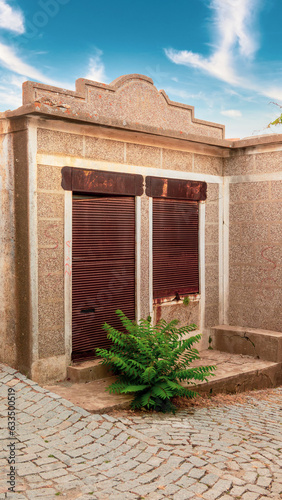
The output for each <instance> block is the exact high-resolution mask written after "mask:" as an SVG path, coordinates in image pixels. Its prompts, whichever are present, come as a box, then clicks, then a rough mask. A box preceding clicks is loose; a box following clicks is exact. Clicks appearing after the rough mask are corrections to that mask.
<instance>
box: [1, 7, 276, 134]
mask: <svg viewBox="0 0 282 500" xmlns="http://www.w3.org/2000/svg"><path fill="white" fill-rule="evenodd" d="M281 21H282V2H281V1H280V0H176V1H174V2H172V1H170V0H162V1H160V0H150V1H148V0H142V2H133V1H132V0H130V1H129V0H120V1H119V2H118V1H112V0H108V1H107V2H98V1H94V0H80V1H79V0H38V1H34V0H0V78H1V80H0V106H1V107H0V110H1V111H5V110H6V109H15V108H17V107H18V106H20V105H21V84H22V82H23V81H25V80H35V81H41V82H43V83H48V84H50V85H56V86H62V87H64V88H69V89H74V82H75V80H76V79H77V78H80V77H84V78H89V79H92V80H96V81H102V82H106V83H110V82H111V81H113V80H114V79H115V78H117V77H118V76H120V75H123V74H129V73H141V74H145V75H147V76H150V77H151V78H152V79H153V80H154V83H155V85H156V87H157V88H158V89H164V90H165V91H166V92H167V94H168V96H169V97H170V99H172V100H175V101H179V102H184V103H186V104H189V105H192V106H195V116H196V117H197V118H200V119H203V120H209V121H214V122H217V123H224V124H225V125H226V137H230V138H231V137H232V138H234V137H246V136H251V135H258V134H265V133H269V132H271V130H272V131H273V132H275V133H281V132H282V126H279V127H272V128H271V129H266V126H267V124H268V123H269V122H270V121H271V120H273V119H275V118H276V117H277V116H278V115H279V114H280V112H281V111H280V108H279V107H277V106H275V105H274V104H271V102H272V101H274V102H276V103H278V104H279V103H280V104H282V51H281ZM280 127H281V128H280Z"/></svg>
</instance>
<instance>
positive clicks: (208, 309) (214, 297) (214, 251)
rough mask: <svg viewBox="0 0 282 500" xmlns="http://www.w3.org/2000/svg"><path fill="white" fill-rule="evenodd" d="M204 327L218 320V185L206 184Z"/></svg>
mask: <svg viewBox="0 0 282 500" xmlns="http://www.w3.org/2000/svg"><path fill="white" fill-rule="evenodd" d="M205 286H206V290H205V302H206V304H205V327H206V328H209V327H211V326H214V325H217V324H218V322H219V185H218V184H208V189H207V201H206V217H205Z"/></svg>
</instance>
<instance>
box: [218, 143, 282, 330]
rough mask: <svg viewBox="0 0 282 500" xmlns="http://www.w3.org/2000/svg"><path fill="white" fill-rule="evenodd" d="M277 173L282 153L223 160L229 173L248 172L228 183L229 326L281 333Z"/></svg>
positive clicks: (281, 210)
mask: <svg viewBox="0 0 282 500" xmlns="http://www.w3.org/2000/svg"><path fill="white" fill-rule="evenodd" d="M281 171H282V151H276V152H265V153H264V152H257V151H252V154H246V155H242V156H235V157H232V158H230V159H229V160H227V161H226V173H228V175H245V174H248V177H241V178H240V179H238V178H237V179H235V181H236V182H234V181H233V182H232V177H231V181H230V215H229V226H230V236H229V238H230V239H229V246H230V254H229V265H230V267H229V273H230V293H229V324H230V325H239V326H249V327H253V328H264V329H269V330H275V331H281V324H282V308H281V303H282V285H281V283H282V180H279V178H278V177H279V176H278V175H277V174H278V173H279V172H281ZM261 174H267V176H261ZM239 181H240V182H239Z"/></svg>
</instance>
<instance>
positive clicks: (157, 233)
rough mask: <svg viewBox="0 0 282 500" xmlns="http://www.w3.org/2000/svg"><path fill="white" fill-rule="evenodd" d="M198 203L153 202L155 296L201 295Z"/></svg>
mask: <svg viewBox="0 0 282 500" xmlns="http://www.w3.org/2000/svg"><path fill="white" fill-rule="evenodd" d="M198 220H199V217H198V202H196V201H190V200H172V199H161V198H154V199H153V296H154V298H155V299H157V298H166V297H171V296H173V295H174V296H175V295H176V294H177V293H178V294H179V295H185V294H188V293H197V292H199V269H198V226H199V223H198Z"/></svg>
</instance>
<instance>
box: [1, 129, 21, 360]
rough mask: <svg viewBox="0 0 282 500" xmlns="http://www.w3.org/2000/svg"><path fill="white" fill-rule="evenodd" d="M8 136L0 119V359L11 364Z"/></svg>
mask: <svg viewBox="0 0 282 500" xmlns="http://www.w3.org/2000/svg"><path fill="white" fill-rule="evenodd" d="M14 195H15V190H14V171H13V151H12V137H11V134H9V133H8V124H7V121H6V120H2V121H1V122H0V214H1V217H0V277H1V286H0V359H1V360H2V361H4V362H6V363H7V364H9V365H13V366H14V365H15V363H16V358H17V353H16V295H15V294H16V291H15V284H16V283H15V274H16V272H15V217H14Z"/></svg>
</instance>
